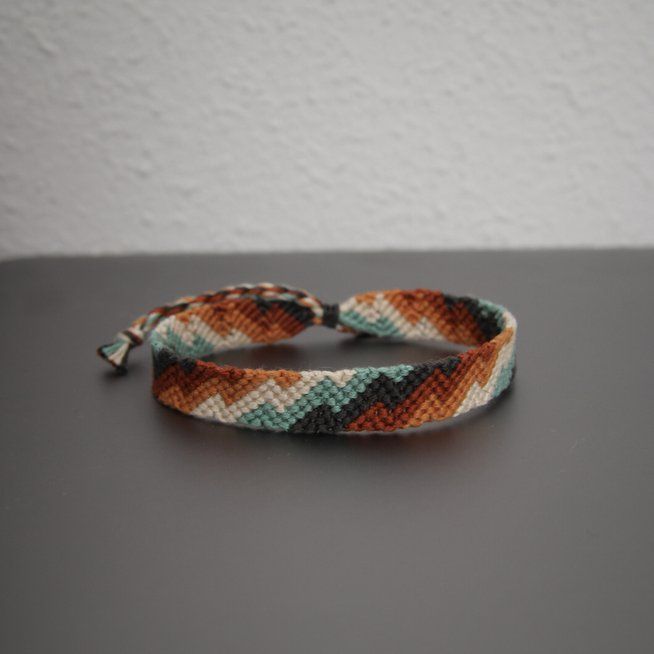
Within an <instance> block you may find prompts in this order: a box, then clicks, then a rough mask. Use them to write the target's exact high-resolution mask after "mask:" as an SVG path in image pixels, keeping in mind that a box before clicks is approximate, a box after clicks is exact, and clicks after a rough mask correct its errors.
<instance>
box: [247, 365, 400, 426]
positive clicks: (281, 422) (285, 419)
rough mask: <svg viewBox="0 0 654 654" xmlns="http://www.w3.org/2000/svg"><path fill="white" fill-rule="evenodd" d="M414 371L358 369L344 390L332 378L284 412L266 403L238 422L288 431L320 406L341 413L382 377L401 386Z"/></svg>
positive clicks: (315, 387) (396, 367)
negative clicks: (399, 383) (401, 382)
mask: <svg viewBox="0 0 654 654" xmlns="http://www.w3.org/2000/svg"><path fill="white" fill-rule="evenodd" d="M411 370H413V366H410V365H408V364H400V365H397V366H387V367H384V368H357V369H356V371H355V373H354V375H353V376H352V379H350V381H348V382H347V383H346V384H344V385H343V386H338V385H337V384H335V383H334V382H333V381H332V380H331V379H329V378H327V379H323V380H322V381H320V382H318V383H317V384H316V385H315V386H314V387H313V388H312V389H311V390H310V391H309V392H308V393H306V394H305V395H303V396H302V397H300V398H298V399H297V400H296V401H295V402H294V403H293V404H292V405H290V406H289V407H287V408H286V409H284V411H278V410H277V409H276V408H275V407H274V406H273V405H272V404H270V403H269V402H264V403H263V404H261V405H260V406H258V407H257V408H256V409H253V410H252V411H250V412H248V413H245V414H243V415H242V416H241V417H240V418H239V419H238V420H237V422H238V423H239V424H242V425H248V426H250V427H264V428H268V429H288V428H289V427H290V426H291V425H292V424H293V423H295V422H297V421H298V420H299V419H300V418H303V417H304V416H305V415H306V414H307V413H309V411H311V410H312V409H315V408H316V407H318V406H321V405H327V406H329V407H330V408H331V410H332V411H333V412H334V413H338V411H340V410H341V408H342V407H344V406H345V405H346V404H347V403H348V402H350V401H351V400H353V399H354V398H355V397H356V396H357V395H359V394H360V393H363V392H364V391H365V390H366V388H367V386H368V384H369V383H370V382H371V381H373V380H374V379H376V378H377V377H379V376H380V375H382V374H383V375H385V376H386V377H389V378H390V379H392V380H393V381H395V382H399V381H401V380H402V379H403V378H404V377H405V376H406V375H407V374H408V373H409V372H411Z"/></svg>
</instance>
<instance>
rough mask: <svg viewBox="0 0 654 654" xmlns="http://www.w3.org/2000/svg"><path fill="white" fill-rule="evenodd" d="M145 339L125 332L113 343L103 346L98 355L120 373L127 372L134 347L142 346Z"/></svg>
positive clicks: (131, 332) (98, 350) (127, 331)
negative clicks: (130, 354) (128, 361)
mask: <svg viewBox="0 0 654 654" xmlns="http://www.w3.org/2000/svg"><path fill="white" fill-rule="evenodd" d="M142 342H143V339H142V338H141V336H139V335H138V334H135V333H134V332H133V331H130V330H125V331H124V332H120V333H119V334H117V335H116V338H115V340H114V341H113V343H107V345H101V346H100V347H99V348H98V349H97V353H98V355H99V356H100V357H102V358H103V359H104V360H105V361H108V362H109V363H110V364H111V365H112V366H113V367H114V368H115V369H116V370H117V371H118V372H119V373H122V374H125V373H126V372H127V358H128V356H129V353H130V351H131V349H132V348H133V347H136V346H137V345H140V344H141V343H142Z"/></svg>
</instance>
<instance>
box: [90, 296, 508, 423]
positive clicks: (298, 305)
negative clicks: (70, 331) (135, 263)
mask: <svg viewBox="0 0 654 654" xmlns="http://www.w3.org/2000/svg"><path fill="white" fill-rule="evenodd" d="M309 325H324V326H326V327H331V328H335V329H337V330H338V331H341V332H345V333H349V334H361V335H371V336H379V337H393V338H401V339H432V340H439V341H449V342H450V343H457V344H462V345H468V346H473V347H471V348H470V349H468V350H466V351H465V352H462V353H461V354H457V355H451V356H446V357H444V358H439V359H437V360H433V361H428V362H425V363H418V364H399V365H393V366H385V367H380V368H370V367H367V368H352V369H346V370H303V371H294V370H263V369H243V368H236V367H234V366H230V365H218V364H216V363H212V362H210V361H204V360H202V359H203V358H204V357H207V356H209V355H212V354H215V353H216V352H219V351H221V350H225V349H228V348H236V347H241V346H243V345H247V344H251V343H275V342H277V341H280V340H282V339H285V338H290V337H292V336H295V335H296V334H299V333H300V332H301V331H303V330H304V329H305V328H306V327H308V326H309ZM148 335H149V337H150V344H151V346H152V355H153V362H154V379H153V386H152V390H153V393H154V396H155V397H156V398H157V399H158V400H159V401H160V402H161V403H162V404H164V405H166V406H169V407H172V408H173V409H177V410H178V411H181V412H182V413H186V414H189V415H192V416H196V417H199V418H205V419H207V420H211V421H215V422H220V423H226V424H232V425H239V426H244V427H250V428H255V429H265V430H272V431H285V432H348V431H394V430H396V429H402V428H404V427H417V426H418V425H421V424H423V423H426V422H430V421H433V420H444V419H446V418H450V417H453V416H458V415H461V414H463V413H465V412H466V411H469V410H471V409H473V408H475V407H479V406H482V405H484V404H487V403H488V402H490V401H491V400H492V399H493V398H495V397H497V396H498V395H499V394H500V393H501V392H502V391H503V390H505V389H506V388H507V387H508V386H509V384H510V383H511V380H512V378H513V374H514V370H515V341H516V321H515V318H514V317H513V316H512V315H511V313H509V311H507V310H506V309H505V308H504V307H502V306H499V305H497V304H492V303H491V302H487V301H485V300H479V299H476V298H472V297H458V296H453V295H448V294H445V293H442V292H440V291H430V290H426V289H416V290H411V291H403V290H391V291H375V292H369V293H361V294H359V295H355V296H354V297H352V298H350V299H349V300H346V301H345V302H342V303H341V304H340V305H339V304H325V303H324V302H321V301H320V300H319V299H318V298H316V297H315V296H314V295H312V294H310V293H308V292H307V291H303V290H300V289H295V288H290V287H287V286H280V285H277V284H270V283H263V284H257V285H250V284H243V285H239V286H231V287H227V288H224V289H222V290H220V291H218V292H215V293H205V294H203V295H198V296H195V297H184V298H180V299H179V300H177V301H176V302H174V303H172V304H169V305H165V306H163V307H159V308H157V309H154V310H153V311H151V312H150V313H148V314H146V315H144V316H141V317H140V318H138V319H137V320H136V321H135V322H134V323H133V324H132V325H131V326H130V327H129V328H128V329H126V330H124V331H122V332H120V333H119V334H118V335H117V336H116V339H115V341H114V342H113V343H110V344H109V345H103V346H102V347H100V348H98V354H100V356H101V357H103V358H104V359H106V360H107V361H108V362H109V363H111V364H112V365H113V366H115V367H116V368H117V369H118V370H120V371H125V370H126V364H127V355H128V353H129V351H130V350H131V348H133V347H135V346H137V345H140V344H141V343H142V342H143V341H144V339H145V338H146V337H147V336H148Z"/></svg>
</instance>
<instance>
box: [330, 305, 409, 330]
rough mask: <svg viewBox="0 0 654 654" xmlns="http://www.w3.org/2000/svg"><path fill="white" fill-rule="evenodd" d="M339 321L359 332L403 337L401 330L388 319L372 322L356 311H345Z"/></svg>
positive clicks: (382, 318) (378, 319)
mask: <svg viewBox="0 0 654 654" xmlns="http://www.w3.org/2000/svg"><path fill="white" fill-rule="evenodd" d="M338 321H339V322H340V323H341V324H342V325H345V326H346V327H351V328H352V329H354V330H356V331H358V332H365V333H367V334H374V335H375V336H401V335H402V333H401V332H400V330H399V329H398V328H397V327H396V326H395V325H394V324H393V323H392V322H391V321H390V320H389V319H388V318H384V317H381V318H377V320H375V321H374V322H370V321H369V320H367V319H366V318H364V317H363V316H362V315H361V314H360V313H358V312H357V311H355V310H354V309H350V310H349V311H344V312H343V313H341V314H340V316H339V318H338Z"/></svg>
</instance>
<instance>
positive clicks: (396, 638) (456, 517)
mask: <svg viewBox="0 0 654 654" xmlns="http://www.w3.org/2000/svg"><path fill="white" fill-rule="evenodd" d="M653 279H654V255H653V253H652V252H646V251H640V252H602V253H601V252H585V253H580V252H559V253H552V252H549V253H548V252H542V253H511V254H507V253H486V254H479V253H477V254H471V253H467V254H458V253H447V254H439V253H434V254H420V255H402V254H382V255H372V254H367V255H320V256H318V257H316V256H309V255H305V256H298V255H294V256H234V257H224V256H223V257H218V256H214V257H212V256H202V257H176V258H165V257H156V258H127V259H111V258H105V259H72V260H34V261H19V262H11V263H5V264H3V265H2V266H0V301H1V303H2V304H1V306H2V311H1V312H0V335H1V337H2V364H3V370H2V379H1V382H0V384H1V386H0V416H1V417H0V420H1V427H2V433H1V437H0V466H2V470H1V473H2V476H1V484H2V498H1V499H2V503H1V506H2V513H1V516H2V525H1V532H0V533H1V538H2V542H1V545H2V551H1V558H0V561H1V565H2V577H1V588H2V593H1V597H2V599H1V602H2V606H1V619H0V620H1V621H0V639H1V640H0V645H1V648H0V649H1V650H2V651H3V652H66V653H68V654H70V653H71V652H101V653H102V652H111V653H112V654H115V652H287V653H290V652H372V651H375V652H430V653H433V652H503V653H506V652H521V653H522V652H543V653H545V652H547V653H551V652H593V653H594V654H597V653H601V652H617V651H620V652H650V651H652V646H653V643H654V624H653V620H652V617H651V615H652V609H654V565H653V564H654V528H653V526H652V500H653V499H654V476H653V475H654V473H653V470H654V438H653V435H652V418H653V417H654V415H653V411H652V402H653V400H654V398H653V397H652V375H653V372H652V340H653V337H652V325H654V305H653V302H652V290H651V287H652V281H653ZM263 280H272V281H280V282H286V283H291V284H296V285H301V286H305V287H307V288H309V289H311V290H313V291H314V292H316V293H317V294H319V295H320V296H321V297H323V298H324V299H325V300H332V301H337V300H341V299H344V298H345V297H347V296H349V295H350V294H352V293H354V292H358V291H363V290H369V289H375V288H386V287H406V288H409V287H416V286H431V287H434V288H439V287H440V288H443V289H445V290H448V291H450V292H454V293H465V292H470V293H474V294H477V295H481V296H483V297H487V298H489V299H492V300H495V301H498V302H501V303H503V304H506V306H508V307H510V308H511V310H512V311H514V313H515V314H516V316H517V318H518V322H519V332H518V334H519V337H518V342H519V345H518V373H517V376H516V380H515V385H514V387H513V389H512V391H511V392H510V393H509V394H508V395H507V396H506V397H504V398H503V399H502V400H500V401H499V402H497V403H496V404H495V405H494V406H493V407H491V408H490V409H489V410H481V411H479V412H476V413H474V414H473V415H472V416H470V417H466V418H464V419H461V420H458V421H457V422H455V423H454V424H452V425H449V426H444V425H441V426H440V427H431V428H430V427H427V428H423V429H421V430H418V431H414V432H406V435H404V436H397V435H384V436H372V437H368V438H362V437H334V436H328V437H325V436H323V437H321V436H287V435H270V434H262V433H259V434H257V433H253V432H248V431H241V430H238V429H232V428H227V427H221V426H216V425H211V424H208V423H203V422H201V421H198V420H194V419H191V418H187V417H184V416H182V415H179V414H176V413H174V412H172V411H170V410H167V409H164V408H163V407H161V406H159V405H158V404H157V403H156V402H155V401H154V400H153V399H152V398H151V396H150V394H149V356H148V355H147V352H146V351H144V349H143V348H141V349H140V350H136V351H134V352H133V354H132V363H133V365H132V370H131V372H130V374H129V375H128V376H126V377H123V378H116V377H114V376H113V375H112V374H111V373H110V372H109V371H108V370H107V368H106V367H105V364H103V362H102V361H100V360H99V359H97V358H96V356H95V355H94V348H95V347H96V346H97V345H98V344H100V343H103V342H105V341H107V340H108V339H109V338H110V337H111V336H113V334H114V333H115V332H116V331H117V330H118V329H120V328H123V327H125V326H126V325H127V324H128V322H129V321H130V320H131V319H132V318H134V317H135V316H137V315H139V314H140V313H141V312H143V311H144V310H147V309H149V308H151V307H152V306H154V305H156V304H159V303H161V302H164V301H168V300H172V299H173V298H175V297H176V296H178V295H180V294H185V293H193V292H199V291H203V290H206V289H209V288H217V287H220V286H223V285H225V284H229V283H235V282H240V281H263ZM431 354H432V352H431V350H429V349H428V348H425V347H424V346H418V347H411V346H403V345H393V344H384V343H374V342H369V341H353V340H351V339H348V338H347V337H343V336H340V335H338V334H335V333H333V332H331V331H329V330H326V329H318V328H316V329H314V330H313V331H310V332H307V333H306V334H304V335H303V336H302V337H300V339H299V340H297V341H296V342H290V343H288V344H286V345H281V346H279V347H277V348H274V347H273V348H263V349H259V350H258V351H246V352H243V353H240V354H239V353H232V354H230V355H229V360H230V361H232V362H241V363H245V362H247V363H250V364H252V363H260V364H262V365H284V364H285V363H286V362H288V363H289V365H290V366H294V367H303V366H325V365H328V366H334V367H344V366H352V365H361V364H365V363H375V364H382V363H386V364H388V363H392V362H396V361H401V360H403V359H407V360H417V359H419V358H420V357H425V356H430V355H431ZM225 360H226V359H225Z"/></svg>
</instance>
